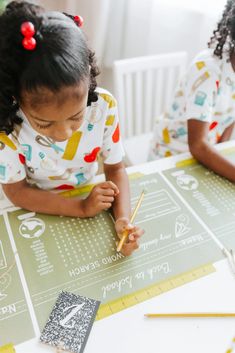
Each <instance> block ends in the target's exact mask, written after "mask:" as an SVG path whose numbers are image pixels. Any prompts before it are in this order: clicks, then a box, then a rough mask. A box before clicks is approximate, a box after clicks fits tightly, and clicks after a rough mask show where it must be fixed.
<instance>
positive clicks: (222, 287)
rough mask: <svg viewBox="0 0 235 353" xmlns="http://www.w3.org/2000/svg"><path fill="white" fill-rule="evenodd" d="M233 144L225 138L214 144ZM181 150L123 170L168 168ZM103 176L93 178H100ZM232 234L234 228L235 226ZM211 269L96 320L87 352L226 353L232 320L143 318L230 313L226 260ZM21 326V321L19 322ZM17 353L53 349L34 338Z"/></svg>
mask: <svg viewBox="0 0 235 353" xmlns="http://www.w3.org/2000/svg"><path fill="white" fill-rule="evenodd" d="M232 146H235V141H230V142H227V143H224V144H221V145H218V148H219V149H221V148H226V147H232ZM188 157H190V155H189V154H183V155H181V156H177V157H171V158H167V159H165V160H161V161H156V162H151V163H148V164H145V165H141V166H135V167H131V168H129V169H128V173H133V172H136V171H141V172H143V173H153V172H156V171H159V170H162V169H167V168H170V167H173V166H174V165H175V163H176V161H179V160H183V159H185V158H188ZM101 179H102V176H97V178H96V181H100V180H101ZM234 236H235V230H234ZM214 265H215V267H216V272H214V273H212V274H210V275H208V276H206V277H203V278H200V279H198V280H195V281H193V282H191V283H189V284H186V285H184V286H181V287H178V288H176V289H173V290H171V291H169V292H166V293H164V294H162V295H160V296H157V297H155V298H152V299H150V300H147V301H145V302H143V303H141V304H139V305H136V306H133V307H131V308H129V309H126V310H124V311H122V312H119V313H117V314H115V315H112V316H110V317H108V318H106V319H103V320H101V321H98V322H95V324H94V326H93V328H92V331H91V334H90V337H89V340H88V343H87V346H86V348H85V352H86V353H95V352H98V353H101V352H102V353H111V352H112V353H132V352H133V353H134V352H135V353H143V352H145V353H171V352H177V353H178V352H179V353H189V352H190V353H199V352H200V353H225V352H226V349H228V347H229V346H230V343H231V340H232V338H233V337H234V336H235V318H226V319H223V318H218V319H214V318H210V319H208V318H203V319H201V318H198V319H192V318H188V319H186V318H181V319H146V318H144V314H145V313H153V312H197V311H198V312H203V311H205V312H210V311H211V312H213V311H214V312H220V311H224V312H235V275H233V274H232V273H231V270H230V268H229V265H228V263H227V261H226V260H222V261H219V262H217V263H216V264H214ZM22 324H23V323H22ZM16 352H17V353H26V352H27V353H31V352H33V353H43V352H44V353H46V352H55V349H53V348H50V347H46V346H43V345H41V344H39V343H38V338H36V339H33V340H31V341H28V342H26V343H23V344H21V345H18V346H17V347H16Z"/></svg>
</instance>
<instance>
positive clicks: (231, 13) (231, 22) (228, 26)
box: [208, 0, 235, 59]
mask: <svg viewBox="0 0 235 353" xmlns="http://www.w3.org/2000/svg"><path fill="white" fill-rule="evenodd" d="M234 44H235V0H228V1H227V4H226V6H225V9H224V12H223V15H222V19H221V20H220V21H219V23H218V25H217V28H216V29H215V30H214V31H213V36H212V37H211V39H210V42H209V43H208V46H209V48H214V55H216V56H218V57H219V58H220V59H222V58H223V54H224V53H226V54H228V55H229V57H230V56H231V54H232V53H233V51H234Z"/></svg>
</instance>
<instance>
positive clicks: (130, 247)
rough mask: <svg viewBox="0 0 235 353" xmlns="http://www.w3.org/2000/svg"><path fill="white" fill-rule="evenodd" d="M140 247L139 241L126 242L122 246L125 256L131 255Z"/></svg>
mask: <svg viewBox="0 0 235 353" xmlns="http://www.w3.org/2000/svg"><path fill="white" fill-rule="evenodd" d="M138 248H139V245H138V243H137V242H130V243H126V244H124V245H123V247H122V253H123V255H125V256H129V255H131V254H132V252H133V251H134V250H136V249H138Z"/></svg>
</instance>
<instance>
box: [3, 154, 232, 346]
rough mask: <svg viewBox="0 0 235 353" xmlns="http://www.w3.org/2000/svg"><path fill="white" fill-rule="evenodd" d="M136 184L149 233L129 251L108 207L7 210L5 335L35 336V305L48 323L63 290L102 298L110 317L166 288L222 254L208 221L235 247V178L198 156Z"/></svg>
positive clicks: (103, 312) (134, 194)
mask: <svg viewBox="0 0 235 353" xmlns="http://www.w3.org/2000/svg"><path fill="white" fill-rule="evenodd" d="M234 155H235V154H234ZM232 157H234V156H233V155H232ZM232 157H231V158H232ZM130 185H131V203H132V208H134V206H135V204H136V201H137V200H138V198H139V195H140V193H141V191H142V190H143V189H144V190H145V191H146V194H145V197H144V200H143V202H142V205H141V208H140V209H139V212H138V214H137V216H136V220H135V223H136V224H137V225H140V226H141V228H143V229H145V234H144V236H143V237H142V239H141V242H140V248H139V250H138V251H136V252H134V253H133V255H131V256H130V257H124V256H123V255H122V254H121V253H119V252H117V251H116V242H117V240H118V239H117V236H116V234H115V230H114V223H113V219H112V217H111V215H110V213H109V212H102V213H100V214H99V215H98V216H96V217H94V218H89V219H79V218H72V217H58V216H49V215H44V214H38V213H32V212H29V211H26V210H22V209H17V210H11V211H9V212H4V215H2V216H0V227H1V238H0V239H1V241H0V327H1V329H0V345H1V344H6V343H8V342H9V341H12V342H14V343H15V344H17V343H20V342H24V341H26V340H28V339H30V338H32V337H33V336H34V331H33V326H32V319H31V316H32V311H33V316H34V317H36V320H37V323H38V325H39V328H40V330H42V328H43V327H44V326H45V324H46V321H47V319H48V317H49V314H50V312H51V309H52V307H53V305H54V303H55V301H56V299H57V297H58V295H59V293H60V292H61V291H67V292H72V293H74V294H76V295H80V296H84V297H89V298H93V299H94V300H97V301H99V302H101V305H100V308H99V310H98V313H97V317H96V318H97V319H103V318H105V317H106V316H109V315H112V314H114V313H115V312H117V311H120V310H122V309H125V308H126V307H129V306H131V305H134V304H137V303H138V302H141V301H143V300H145V299H147V298H148V296H147V294H149V293H150V292H151V291H152V294H151V293H150V294H151V295H152V296H153V295H157V294H160V293H161V290H160V289H161V283H163V282H164V281H171V282H172V283H173V282H174V280H175V281H176V279H177V278H180V277H179V276H181V275H182V274H184V273H188V272H189V271H193V270H196V269H197V268H200V267H201V266H204V265H205V266H206V265H208V264H212V263H213V262H215V261H217V260H219V259H222V258H223V254H222V253H221V251H220V249H219V247H218V246H217V244H216V243H215V241H214V240H213V239H212V237H211V236H210V234H209V233H208V231H207V229H208V228H207V227H209V228H210V230H211V231H212V232H213V233H214V234H215V235H216V236H217V237H219V238H220V240H221V242H223V243H224V244H226V246H228V247H230V248H232V249H235V236H234V234H232V229H234V224H235V201H234V200H235V197H234V196H235V186H234V185H233V184H232V183H230V182H228V181H226V180H225V179H223V178H220V177H218V176H216V175H215V174H213V173H212V172H210V171H208V170H206V169H205V168H204V167H202V166H201V165H199V164H196V163H194V164H190V165H185V166H181V167H176V168H171V169H168V170H166V171H163V172H161V173H154V174H149V175H141V174H139V175H138V176H136V177H135V178H131V179H130ZM218 215H219V217H218ZM198 217H200V219H201V220H202V222H198ZM222 217H223V220H224V222H223V223H221V221H220V219H221V218H222ZM204 224H206V226H204ZM14 252H17V254H16V256H15V257H16V262H15V264H14V265H12V264H13V263H14ZM11 266H12V267H11ZM9 278H10V279H9ZM7 279H8V282H9V281H10V282H9V283H7ZM193 279H194V278H193V276H192V279H191V280H193ZM21 282H22V283H24V286H23V288H22V285H21ZM165 283H166V282H165ZM184 283H185V282H184V281H181V282H180V279H179V284H178V285H180V284H184ZM156 284H159V286H158V287H156ZM159 288H160V289H159ZM25 293H28V296H26V297H27V299H26V297H25ZM146 293H147V294H146ZM29 300H30V303H28V302H27V301H29ZM29 304H30V305H29ZM29 307H30V310H29ZM22 319H23V320H24V331H23V332H22V331H21V330H20V325H21V322H22ZM13 322H14V328H15V329H14V330H12V325H13V324H12V323H13Z"/></svg>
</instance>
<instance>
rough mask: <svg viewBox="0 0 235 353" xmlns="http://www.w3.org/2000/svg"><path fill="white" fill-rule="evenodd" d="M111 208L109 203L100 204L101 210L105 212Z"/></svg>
mask: <svg viewBox="0 0 235 353" xmlns="http://www.w3.org/2000/svg"><path fill="white" fill-rule="evenodd" d="M111 206H112V204H111V203H110V202H102V209H103V210H107V209H108V208H110V207H111Z"/></svg>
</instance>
